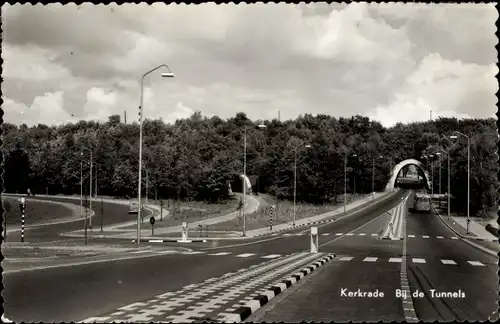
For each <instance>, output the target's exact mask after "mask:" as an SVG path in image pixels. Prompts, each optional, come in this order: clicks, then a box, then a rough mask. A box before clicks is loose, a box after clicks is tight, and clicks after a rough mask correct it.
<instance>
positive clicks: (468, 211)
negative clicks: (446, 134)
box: [450, 131, 470, 234]
mask: <svg viewBox="0 0 500 324" xmlns="http://www.w3.org/2000/svg"><path fill="white" fill-rule="evenodd" d="M453 134H457V135H451V136H450V138H451V139H456V138H458V135H461V136H463V137H465V138H467V234H469V222H470V219H469V217H470V137H469V136H467V135H465V134H464V133H460V132H457V131H454V132H453Z"/></svg>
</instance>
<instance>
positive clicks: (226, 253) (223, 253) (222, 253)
mask: <svg viewBox="0 0 500 324" xmlns="http://www.w3.org/2000/svg"><path fill="white" fill-rule="evenodd" d="M228 254H231V252H218V253H212V254H209V255H216V256H219V255H228Z"/></svg>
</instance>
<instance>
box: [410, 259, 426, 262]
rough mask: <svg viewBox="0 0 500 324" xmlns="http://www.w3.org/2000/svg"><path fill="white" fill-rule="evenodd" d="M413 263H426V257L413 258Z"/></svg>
mask: <svg viewBox="0 0 500 324" xmlns="http://www.w3.org/2000/svg"><path fill="white" fill-rule="evenodd" d="M413 263H425V259H420V258H413Z"/></svg>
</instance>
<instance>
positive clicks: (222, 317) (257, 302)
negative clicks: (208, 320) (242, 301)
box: [217, 254, 335, 323]
mask: <svg viewBox="0 0 500 324" xmlns="http://www.w3.org/2000/svg"><path fill="white" fill-rule="evenodd" d="M334 258H335V254H329V255H327V256H325V257H324V258H321V259H320V260H318V261H316V262H314V263H312V264H310V265H309V266H306V267H304V268H302V269H301V270H299V271H298V272H296V273H295V274H293V275H292V276H290V277H288V278H286V279H284V280H282V281H281V282H280V283H278V284H276V285H272V286H271V287H269V288H267V289H266V290H265V291H264V292H263V293H261V294H260V295H258V296H256V297H254V298H253V299H252V300H250V301H249V302H248V303H247V304H246V305H244V306H241V307H239V308H237V309H236V310H234V311H233V312H231V313H221V314H219V315H218V316H217V320H218V321H220V322H223V323H238V322H242V321H244V320H245V319H247V318H248V317H249V316H250V315H251V314H253V313H255V312H256V311H257V310H258V309H260V308H262V307H263V306H264V305H266V304H267V303H269V301H271V300H272V299H273V298H274V297H276V296H278V295H279V294H280V293H282V292H283V291H285V290H286V289H288V288H290V287H291V286H292V285H294V284H295V283H297V282H298V281H300V280H301V279H302V278H304V277H305V276H307V275H309V274H310V273H312V272H313V271H314V270H316V269H317V268H319V267H321V266H323V265H325V264H326V263H327V262H329V261H331V260H333V259H334Z"/></svg>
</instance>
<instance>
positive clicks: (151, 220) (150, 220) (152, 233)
mask: <svg viewBox="0 0 500 324" xmlns="http://www.w3.org/2000/svg"><path fill="white" fill-rule="evenodd" d="M149 222H150V223H151V236H155V218H154V217H153V216H151V218H150V219H149Z"/></svg>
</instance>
